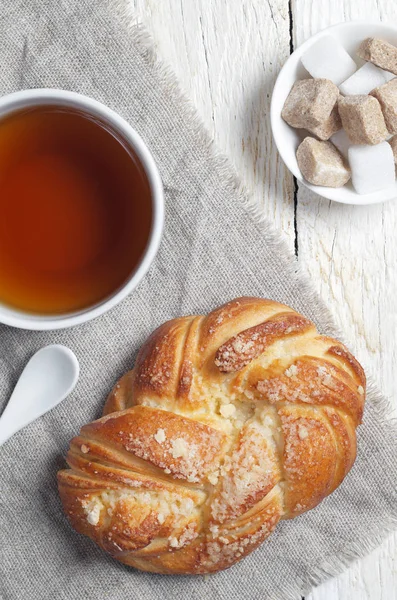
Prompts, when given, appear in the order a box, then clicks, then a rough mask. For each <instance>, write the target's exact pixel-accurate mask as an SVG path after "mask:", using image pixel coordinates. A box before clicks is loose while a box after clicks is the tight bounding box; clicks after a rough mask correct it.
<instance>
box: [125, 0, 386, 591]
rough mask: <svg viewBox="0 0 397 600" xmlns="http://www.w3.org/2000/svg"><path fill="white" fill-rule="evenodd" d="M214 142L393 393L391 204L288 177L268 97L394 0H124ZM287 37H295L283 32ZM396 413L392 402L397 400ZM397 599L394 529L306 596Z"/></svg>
mask: <svg viewBox="0 0 397 600" xmlns="http://www.w3.org/2000/svg"><path fill="white" fill-rule="evenodd" d="M129 1H130V3H131V7H132V9H133V10H135V12H136V14H137V15H138V16H139V17H140V18H141V19H142V20H143V21H144V22H145V23H146V24H147V25H148V27H149V29H150V30H151V32H152V34H153V37H154V41H155V43H156V45H157V47H158V50H159V55H160V56H161V57H163V59H164V61H165V63H167V64H169V65H170V66H171V68H172V69H173V70H174V71H175V72H176V75H177V77H178V79H179V81H180V82H181V85H182V87H183V88H184V90H185V91H186V93H187V95H188V96H189V98H190V99H191V100H192V102H193V104H194V105H195V106H196V108H197V110H198V112H199V114H200V116H201V117H202V119H203V122H204V124H205V125H206V127H207V129H208V130H209V131H210V133H211V134H212V135H213V137H214V139H215V141H216V143H217V145H218V147H219V148H220V149H221V151H223V152H224V153H225V154H227V155H228V156H229V157H230V158H231V160H232V162H233V163H234V165H235V167H236V170H237V171H238V173H239V174H240V176H241V178H242V180H243V181H244V183H245V184H246V186H247V187H248V189H250V190H251V191H252V193H253V195H254V198H255V201H256V202H257V204H258V206H259V207H260V208H262V209H263V211H264V214H265V215H266V216H267V217H268V218H269V219H270V220H272V221H273V223H274V225H275V227H277V228H279V229H282V230H283V231H284V232H285V234H286V236H287V239H288V243H289V245H290V248H291V249H294V248H295V249H296V250H297V254H298V260H299V261H300V262H301V263H302V264H303V265H304V267H305V269H306V270H307V271H308V272H309V274H310V276H311V278H312V281H313V284H314V285H315V286H316V288H317V290H318V291H319V293H320V294H321V296H322V297H323V298H324V300H326V301H327V302H328V305H329V306H330V307H331V309H332V310H333V313H334V315H335V317H336V320H337V323H338V325H339V327H340V328H341V329H342V330H343V331H344V332H345V335H346V338H347V339H348V340H350V342H351V344H352V345H351V350H352V351H353V352H354V353H355V354H356V355H357V356H358V357H359V358H360V359H361V360H362V361H363V362H364V364H370V365H371V368H372V371H373V372H374V373H375V375H376V377H377V379H378V381H379V382H380V384H381V387H382V389H383V391H384V392H385V393H386V394H387V395H389V396H390V397H391V396H392V394H393V392H394V378H393V374H394V371H395V365H396V363H397V337H396V332H397V302H396V300H395V298H396V297H397V260H396V256H397V234H396V227H397V204H395V203H393V202H389V203H388V204H385V205H377V206H373V207H358V206H356V207H349V206H342V205H338V204H336V203H332V202H329V201H327V200H323V199H321V198H319V197H317V196H316V195H315V194H313V193H312V192H310V191H308V190H306V189H305V188H303V187H301V188H300V189H299V190H298V191H297V194H295V196H296V198H295V202H294V183H293V179H292V177H291V175H290V174H289V172H288V171H287V170H286V168H285V167H284V165H283V164H282V162H281V160H280V158H279V157H278V154H277V151H276V148H275V145H274V142H273V140H272V137H271V132H270V123H269V112H270V96H271V91H272V87H273V84H274V81H275V78H276V76H277V74H278V71H279V69H280V67H281V66H282V64H283V63H284V62H285V60H286V59H287V57H288V55H289V53H290V44H291V41H292V42H293V46H294V47H296V46H297V45H299V44H301V43H302V42H303V41H304V40H305V39H307V38H308V37H309V36H310V35H312V34H313V33H316V32H317V31H319V30H321V29H323V28H325V27H328V26H329V25H331V24H334V23H338V22H341V21H344V20H351V19H358V18H360V19H364V18H365V19H376V20H379V19H381V20H383V21H390V22H397V3H396V2H395V0H289V1H288V0H239V1H234V0H233V1H231V0H211V2H210V1H209V0H161V1H160V2H159V1H158V0H129ZM290 32H291V33H292V38H293V39H292V40H291V39H290V37H291V36H290ZM396 414H397V404H396ZM337 599H338V600H378V599H379V600H397V535H394V536H391V537H390V538H389V539H388V540H387V541H386V542H385V543H384V544H383V545H382V546H381V547H380V548H379V549H377V550H376V551H375V552H373V553H372V554H371V555H369V556H368V557H367V558H365V559H363V560H361V561H357V562H356V563H355V564H354V565H353V566H352V567H351V568H350V569H348V570H347V571H346V572H345V573H343V574H342V575H340V576H339V577H337V578H335V579H332V580H330V581H329V582H327V583H326V584H324V585H322V586H320V587H319V588H317V589H315V590H314V591H313V592H312V593H311V594H310V596H309V597H308V598H307V599H306V600H337Z"/></svg>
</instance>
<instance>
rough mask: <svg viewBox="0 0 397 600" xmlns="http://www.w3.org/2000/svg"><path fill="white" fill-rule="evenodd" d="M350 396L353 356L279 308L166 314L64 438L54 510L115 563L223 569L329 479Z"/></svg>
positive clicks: (349, 449)
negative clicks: (85, 419) (130, 365)
mask: <svg viewBox="0 0 397 600" xmlns="http://www.w3.org/2000/svg"><path fill="white" fill-rule="evenodd" d="M364 396H365V375H364V372H363V369H362V368H361V366H360V365H359V363H358V362H357V361H356V360H355V358H354V357H353V356H352V355H351V354H350V353H349V352H348V351H347V350H346V348H345V347H344V346H343V345H342V344H340V343H339V342H337V341H336V340H333V339H330V338H328V337H324V336H322V335H319V334H318V332H317V331H316V328H315V326H314V325H313V323H311V322H310V321H309V320H308V319H306V318H305V317H303V316H301V315H300V314H298V313H296V312H295V311H294V310H292V309H291V308H289V307H288V306H284V305H282V304H278V303H277V302H272V301H270V300H262V299H259V298H240V299H238V300H233V301H232V302H229V303H228V304H225V305H224V306H221V307H220V308H218V309H216V310H214V311H213V312H211V313H210V314H209V315H208V316H206V317H202V316H196V317H182V318H179V319H174V320H173V321H169V322H168V323H165V324H164V325H162V326H161V327H159V328H158V329H157V330H156V331H155V332H154V333H153V334H152V335H151V336H150V338H149V339H148V340H147V341H146V343H145V344H144V345H143V346H142V348H141V350H140V352H139V355H138V358H137V360H136V363H135V368H134V369H133V370H132V371H130V372H129V373H127V374H126V375H124V377H122V378H121V380H120V381H119V383H117V385H116V386H115V388H114V389H113V391H112V392H111V394H110V396H109V398H108V400H107V403H106V406H105V410H104V414H105V416H104V417H102V418H101V419H99V420H97V421H94V422H93V423H90V424H89V425H86V426H85V427H83V428H82V429H81V432H80V435H79V436H78V437H75V438H74V439H73V440H72V442H71V445H70V450H69V453H68V457H67V461H68V464H69V466H70V469H68V470H63V471H60V472H59V473H58V481H59V491H60V496H61V499H62V503H63V506H64V510H65V512H66V514H67V516H68V518H69V519H70V522H71V524H72V525H73V527H74V528H75V529H76V530H77V531H78V532H80V533H83V534H85V535H87V536H89V537H90V538H92V539H93V540H94V541H95V542H96V543H97V544H99V546H101V547H102V548H103V549H104V550H106V551H107V552H109V553H110V554H111V555H112V556H113V557H114V558H116V559H118V560H120V561H121V562H123V563H125V564H127V565H132V566H134V567H136V568H138V569H142V570H145V571H153V572H157V573H185V574H187V573H209V572H214V571H218V570H220V569H225V568H227V567H229V566H231V565H232V564H234V563H235V562H237V561H238V560H240V559H241V558H242V557H244V556H246V555H247V554H249V553H250V552H251V551H252V550H254V549H255V548H256V547H257V546H258V545H259V544H260V543H261V542H262V541H263V540H264V539H265V538H266V537H267V536H268V535H269V534H270V533H271V532H272V531H273V529H274V528H275V527H276V525H277V523H278V521H279V520H280V519H291V518H293V517H295V516H297V515H299V514H301V513H303V512H305V511H307V510H309V509H311V508H313V507H314V506H316V505H317V504H318V503H319V502H321V500H322V499H323V498H325V497H326V496H327V495H328V494H330V493H331V492H332V491H333V490H335V488H336V487H337V486H338V485H339V484H340V483H341V481H342V480H343V478H344V477H345V475H346V473H347V472H348V471H349V469H350V468H351V466H352V464H353V462H354V459H355V454H356V435H355V428H356V427H357V425H358V424H359V423H360V422H361V417H362V412H363V404H364Z"/></svg>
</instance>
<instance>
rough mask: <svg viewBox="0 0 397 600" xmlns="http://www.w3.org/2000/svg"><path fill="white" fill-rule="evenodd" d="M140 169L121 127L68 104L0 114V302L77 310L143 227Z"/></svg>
mask: <svg viewBox="0 0 397 600" xmlns="http://www.w3.org/2000/svg"><path fill="white" fill-rule="evenodd" d="M151 225H152V202H151V191H150V186H149V183H148V180H147V176H146V173H145V171H144V169H143V168H142V166H141V164H140V161H139V160H138V158H137V156H136V155H135V154H134V152H133V150H132V149H131V148H130V147H129V146H128V144H126V143H125V142H124V141H123V139H122V136H120V135H118V133H117V132H116V131H113V130H112V128H111V127H110V126H109V125H107V124H105V123H104V122H102V121H101V120H100V119H99V118H98V119H97V118H95V117H93V116H92V115H90V114H88V113H87V114H86V113H84V112H83V111H80V110H78V109H74V108H70V109H69V108H65V107H59V106H56V105H54V106H51V105H47V106H35V107H31V108H26V109H24V110H18V111H16V112H13V113H11V114H8V115H5V116H4V117H2V118H1V119H0V303H1V304H3V305H7V306H10V307H12V308H15V309H19V310H21V311H24V312H28V313H34V314H42V315H50V314H53V315H57V314H67V313H73V312H75V311H81V310H84V309H87V308H89V307H92V306H95V305H97V304H98V303H100V302H102V301H103V300H104V299H106V298H108V297H109V296H111V295H112V294H113V293H114V292H115V291H116V290H118V289H119V288H121V287H122V286H123V284H124V283H125V282H126V281H127V280H128V278H129V277H131V274H132V273H133V272H134V269H135V268H136V267H137V265H138V264H139V262H140V260H141V258H142V255H143V254H144V252H145V249H146V247H147V244H148V240H149V238H150V235H151Z"/></svg>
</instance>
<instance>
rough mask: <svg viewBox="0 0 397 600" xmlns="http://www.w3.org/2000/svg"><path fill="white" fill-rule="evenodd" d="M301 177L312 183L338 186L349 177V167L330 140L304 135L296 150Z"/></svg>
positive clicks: (343, 183)
mask: <svg viewBox="0 0 397 600" xmlns="http://www.w3.org/2000/svg"><path fill="white" fill-rule="evenodd" d="M296 158H297V161H298V166H299V168H300V170H301V172H302V175H303V177H304V178H305V179H306V180H307V181H308V182H309V183H313V184H314V185H325V186H327V187H340V186H342V185H345V183H347V182H348V181H349V179H350V169H349V167H348V166H347V164H346V162H345V160H344V158H343V156H342V155H341V154H340V152H338V150H337V149H336V148H335V146H334V145H333V144H331V142H323V141H319V140H316V139H314V138H311V137H306V138H305V139H304V140H303V142H302V143H301V144H300V145H299V147H298V150H297V152H296Z"/></svg>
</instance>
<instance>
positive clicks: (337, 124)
mask: <svg viewBox="0 0 397 600" xmlns="http://www.w3.org/2000/svg"><path fill="white" fill-rule="evenodd" d="M341 128H342V121H341V118H340V116H339V110H338V104H337V103H335V106H334V108H333V109H332V110H331V114H330V116H329V117H328V119H327V120H326V121H324V123H321V125H317V126H316V127H310V128H308V129H309V131H310V133H313V134H314V135H316V136H317V137H318V138H320V140H329V138H330V137H331V135H334V133H336V132H337V131H339V129H341Z"/></svg>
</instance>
